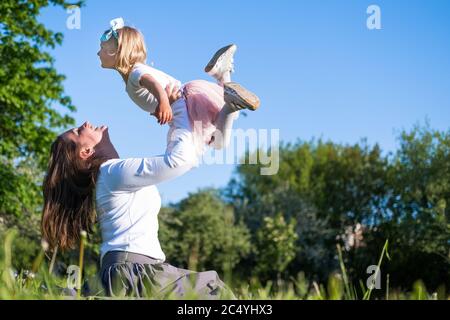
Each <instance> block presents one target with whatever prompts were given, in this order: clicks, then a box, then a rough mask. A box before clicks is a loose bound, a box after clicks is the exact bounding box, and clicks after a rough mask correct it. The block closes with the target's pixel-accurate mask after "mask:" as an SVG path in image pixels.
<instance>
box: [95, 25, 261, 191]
mask: <svg viewBox="0 0 450 320" xmlns="http://www.w3.org/2000/svg"><path fill="white" fill-rule="evenodd" d="M235 51H236V46H235V45H229V46H227V47H224V48H222V49H220V50H219V51H217V52H216V54H215V55H214V56H213V58H212V59H211V60H210V61H209V63H208V64H207V66H206V67H205V71H206V72H207V73H208V74H210V75H211V76H213V77H214V78H215V79H216V80H217V82H218V83H217V84H216V83H211V82H208V81H204V80H195V81H191V82H188V83H186V84H185V85H184V86H183V87H182V88H181V98H180V99H178V100H176V101H175V102H173V103H172V105H170V103H169V98H168V96H167V93H166V92H165V90H164V89H165V88H167V87H180V86H181V83H180V81H178V80H176V79H175V78H173V77H172V76H170V75H168V74H166V73H164V72H162V71H160V70H157V69H155V68H152V67H150V66H148V65H146V64H145V60H146V57H147V53H146V47H145V43H144V39H143V36H142V34H141V33H140V32H139V31H138V30H137V29H135V28H132V27H128V26H124V23H123V19H122V18H117V19H114V20H112V21H111V28H110V29H109V30H107V31H105V32H104V33H103V35H102V37H101V49H100V51H99V52H98V56H99V57H100V60H101V63H102V67H103V68H109V69H115V70H117V71H118V72H119V73H120V75H121V76H122V78H123V79H124V81H125V83H126V91H127V93H128V95H129V97H130V98H131V99H132V100H133V102H135V103H136V104H137V105H138V106H139V107H140V108H142V109H143V110H144V111H147V112H150V113H151V114H152V115H154V116H156V117H157V118H158V122H159V123H160V124H165V123H168V124H169V126H170V129H169V132H168V135H167V149H166V152H165V154H164V155H163V156H157V157H153V158H152V162H153V163H152V167H153V169H152V170H153V173H154V179H155V180H154V183H155V184H156V183H158V182H161V181H164V180H167V179H171V178H173V177H176V176H179V175H181V174H183V173H185V172H186V171H188V170H189V169H191V168H192V167H194V166H198V157H199V156H200V155H201V154H202V152H203V151H204V146H205V145H209V146H211V147H213V148H215V149H221V148H224V147H226V146H227V145H228V143H229V141H230V137H231V129H232V126H233V121H234V120H235V119H236V118H237V116H238V113H239V110H241V109H249V110H256V109H257V108H258V106H259V99H258V97H257V96H256V95H254V94H253V93H251V92H250V91H248V90H246V89H244V88H243V87H242V86H240V85H239V84H237V83H234V82H230V80H231V72H232V71H233V54H234V52H235Z"/></svg>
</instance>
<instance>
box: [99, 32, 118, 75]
mask: <svg viewBox="0 0 450 320" xmlns="http://www.w3.org/2000/svg"><path fill="white" fill-rule="evenodd" d="M116 51H117V46H116V44H115V42H114V39H113V37H111V39H109V40H108V41H101V42H100V50H99V51H98V52H97V55H98V56H99V57H100V61H101V63H102V67H103V68H107V69H114V67H115V65H116Z"/></svg>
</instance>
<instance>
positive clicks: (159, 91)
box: [139, 74, 172, 125]
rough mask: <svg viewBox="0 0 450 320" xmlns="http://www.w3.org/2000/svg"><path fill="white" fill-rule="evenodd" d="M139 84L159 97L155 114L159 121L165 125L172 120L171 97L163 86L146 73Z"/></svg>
mask: <svg viewBox="0 0 450 320" xmlns="http://www.w3.org/2000/svg"><path fill="white" fill-rule="evenodd" d="M139 84H140V85H141V86H143V87H144V88H146V89H147V90H148V91H150V92H151V93H152V94H153V95H154V96H155V97H156V99H158V102H159V104H158V107H157V108H156V110H155V112H154V113H153V115H154V116H155V117H156V118H157V119H158V123H159V124H161V125H163V124H166V123H167V122H170V121H172V108H171V107H170V102H169V97H168V96H167V93H166V92H165V91H164V89H163V87H161V85H160V84H159V83H158V82H157V81H156V80H155V78H153V77H152V76H151V75H149V74H144V75H143V76H142V77H141V79H140V81H139Z"/></svg>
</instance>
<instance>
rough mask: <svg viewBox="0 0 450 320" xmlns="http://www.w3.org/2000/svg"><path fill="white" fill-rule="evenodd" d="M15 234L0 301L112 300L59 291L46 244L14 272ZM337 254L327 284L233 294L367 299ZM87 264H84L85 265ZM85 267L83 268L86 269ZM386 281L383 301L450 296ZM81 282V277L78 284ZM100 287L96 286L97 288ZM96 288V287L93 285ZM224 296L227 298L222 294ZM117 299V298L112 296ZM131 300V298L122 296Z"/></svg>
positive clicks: (301, 279)
mask: <svg viewBox="0 0 450 320" xmlns="http://www.w3.org/2000/svg"><path fill="white" fill-rule="evenodd" d="M14 237H15V232H14V231H8V232H7V233H6V236H5V239H4V242H3V248H2V249H1V251H2V253H3V255H2V256H3V259H2V260H1V261H0V300H4V299H19V300H27V299H39V300H43V299H50V300H60V299H87V300H93V299H113V298H109V297H105V296H101V295H92V296H88V297H84V296H80V293H79V291H78V292H77V295H76V296H67V295H64V294H62V292H61V289H62V288H64V287H65V286H66V284H67V279H66V278H65V277H57V276H55V275H53V274H51V273H50V272H49V265H48V264H47V261H45V259H44V250H45V249H46V245H45V244H43V248H42V250H41V252H40V253H39V254H38V256H37V257H36V259H35V261H34V263H33V265H32V267H31V270H30V271H21V272H20V273H19V274H14V273H13V269H12V267H11V266H12V259H13V257H12V251H11V247H12V242H13V240H14ZM84 241H85V239H84V238H83V240H82V244H81V246H80V249H81V250H80V252H79V253H80V255H79V257H80V258H79V267H80V269H82V268H83V255H84ZM337 251H338V257H339V261H340V272H337V273H333V274H332V275H330V276H329V279H328V283H326V284H319V283H316V282H313V283H312V284H311V283H310V282H309V281H308V280H307V279H306V277H305V275H304V273H302V272H300V273H299V274H298V275H297V277H296V278H291V279H290V280H289V281H278V282H277V283H273V282H270V281H269V282H267V283H266V284H265V285H264V286H263V285H261V284H260V283H259V280H258V279H256V278H253V279H250V281H249V282H248V283H247V284H240V285H235V286H234V287H233V288H231V289H232V291H233V292H234V294H235V296H236V297H237V298H238V299H239V300H267V299H269V300H327V299H330V300H359V299H365V300H369V299H371V297H372V295H371V294H372V292H373V289H366V288H365V286H364V284H363V283H362V282H360V283H359V286H360V288H361V290H362V292H363V293H364V294H363V296H361V297H358V295H357V290H356V287H355V286H354V285H353V284H352V283H350V281H349V279H348V276H347V271H346V267H345V264H344V262H343V258H342V250H341V248H340V247H339V246H338V247H337ZM385 256H386V257H387V258H388V259H389V254H388V242H387V241H386V244H385V246H384V247H383V250H382V253H381V255H380V258H379V262H378V267H380V266H381V264H382V262H383V258H384V257H385ZM84 267H86V266H84ZM85 269H86V268H85ZM387 279H388V280H387V282H386V287H385V288H386V290H385V291H386V294H385V297H384V299H386V300H436V299H449V298H450V297H449V296H447V294H446V292H445V289H442V290H438V292H431V293H430V292H428V291H427V289H426V287H425V284H424V283H423V282H422V281H417V282H416V283H414V284H413V285H412V288H411V290H410V291H409V292H400V291H398V290H392V289H390V288H389V277H388V278H387ZM80 283H81V280H80V282H79V283H78V284H80ZM97 288H99V287H97ZM94 289H95V287H94ZM199 298H200V297H199V296H198V295H197V294H196V293H195V292H194V291H190V292H188V293H187V294H186V296H184V297H183V299H184V300H195V299H199ZM224 298H225V299H226V298H228V297H224ZM114 299H117V298H114ZM123 299H133V298H125V297H124V298H123ZM149 299H178V297H176V296H174V295H171V296H164V297H157V298H155V297H149Z"/></svg>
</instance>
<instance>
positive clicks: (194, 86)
mask: <svg viewBox="0 0 450 320" xmlns="http://www.w3.org/2000/svg"><path fill="white" fill-rule="evenodd" d="M183 94H184V98H185V100H186V106H187V110H188V115H189V120H190V122H191V126H192V130H193V134H194V143H195V145H196V149H197V152H198V153H199V154H202V153H203V148H204V146H205V145H208V144H210V143H211V142H212V140H211V139H212V135H213V133H214V132H215V131H216V126H215V125H214V124H213V123H214V121H215V119H216V117H217V114H218V113H219V111H220V110H222V108H223V106H224V105H225V101H224V99H223V87H221V86H219V85H218V84H216V83H213V82H209V81H205V80H193V81H190V82H188V83H186V84H185V85H184V87H183Z"/></svg>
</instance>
